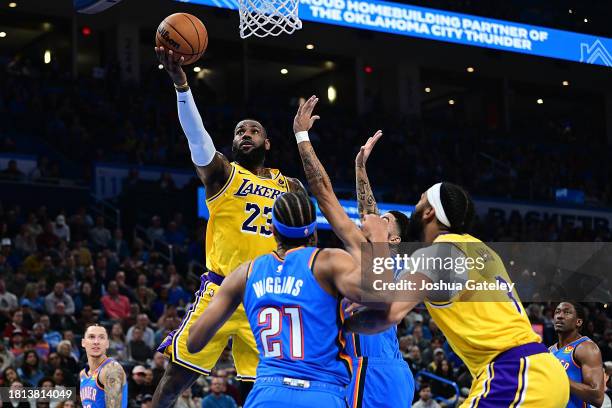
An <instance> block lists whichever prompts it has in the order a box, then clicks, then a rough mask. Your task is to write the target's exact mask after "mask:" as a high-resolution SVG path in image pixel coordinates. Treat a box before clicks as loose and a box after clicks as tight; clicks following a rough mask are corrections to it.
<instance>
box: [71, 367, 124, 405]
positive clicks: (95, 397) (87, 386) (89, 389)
mask: <svg viewBox="0 0 612 408" xmlns="http://www.w3.org/2000/svg"><path fill="white" fill-rule="evenodd" d="M111 361H113V359H112V358H106V359H105V360H104V361H103V362H102V363H101V364H100V365H99V366H98V367H97V368H95V369H94V370H93V371H92V370H91V368H90V370H89V373H87V369H85V370H83V371H81V375H80V387H79V395H80V397H81V403H82V404H83V408H104V407H105V406H106V399H105V394H104V385H102V384H101V383H100V381H99V375H100V372H101V371H102V368H103V367H104V366H105V365H107V364H108V363H110V362H111ZM127 402H128V386H127V383H125V384H123V388H122V390H121V407H122V408H127V405H128V404H127Z"/></svg>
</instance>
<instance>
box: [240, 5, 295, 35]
mask: <svg viewBox="0 0 612 408" xmlns="http://www.w3.org/2000/svg"><path fill="white" fill-rule="evenodd" d="M298 6H299V0H238V9H239V12H240V37H241V38H247V37H250V36H251V35H254V36H256V37H267V36H269V35H272V36H277V35H280V34H282V33H287V34H291V33H293V32H294V31H295V30H299V29H301V28H302V21H301V20H300V19H299V17H298Z"/></svg>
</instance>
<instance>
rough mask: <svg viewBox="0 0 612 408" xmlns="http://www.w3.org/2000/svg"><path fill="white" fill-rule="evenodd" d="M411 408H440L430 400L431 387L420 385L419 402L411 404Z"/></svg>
mask: <svg viewBox="0 0 612 408" xmlns="http://www.w3.org/2000/svg"><path fill="white" fill-rule="evenodd" d="M412 408H441V407H440V404H438V403H437V402H436V401H434V400H433V399H432V398H431V387H430V386H429V384H422V385H421V389H420V390H419V400H418V401H417V402H415V403H414V404H412Z"/></svg>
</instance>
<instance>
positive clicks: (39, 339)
mask: <svg viewBox="0 0 612 408" xmlns="http://www.w3.org/2000/svg"><path fill="white" fill-rule="evenodd" d="M32 332H33V334H34V341H35V344H34V349H35V350H36V353H38V356H39V357H40V358H41V359H42V360H43V361H47V358H48V357H49V353H50V352H51V346H50V345H49V342H48V341H47V340H45V326H44V325H43V324H42V323H35V324H34V327H33V328H32Z"/></svg>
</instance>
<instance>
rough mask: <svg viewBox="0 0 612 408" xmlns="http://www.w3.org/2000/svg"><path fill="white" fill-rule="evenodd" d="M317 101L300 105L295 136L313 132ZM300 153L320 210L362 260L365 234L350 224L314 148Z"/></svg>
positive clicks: (304, 144)
mask: <svg viewBox="0 0 612 408" xmlns="http://www.w3.org/2000/svg"><path fill="white" fill-rule="evenodd" d="M317 101H318V99H317V98H315V97H311V98H310V99H309V100H308V101H306V102H305V103H303V104H302V105H300V108H299V109H298V112H297V114H296V115H295V119H294V122H293V130H294V132H296V133H297V132H299V131H308V130H310V128H311V127H312V124H313V123H314V121H315V120H316V119H318V118H319V117H318V116H311V114H312V110H313V109H314V107H315V105H316V104H317ZM298 150H299V151H300V157H301V158H302V165H303V166H304V172H305V173H306V180H307V181H308V186H309V187H310V191H312V194H313V195H314V196H315V197H316V199H317V202H318V204H319V208H320V209H321V211H322V212H323V214H324V215H325V218H327V220H328V221H329V223H330V224H331V226H332V229H333V230H334V232H335V233H336V235H337V236H338V238H340V239H341V240H342V242H343V243H344V246H345V247H346V250H347V251H348V252H349V253H350V254H351V255H352V256H353V257H354V258H356V259H359V258H360V256H361V251H360V245H361V243H364V242H367V240H366V238H365V236H364V234H363V233H362V232H361V231H360V230H359V228H357V226H356V225H355V223H354V222H353V221H351V219H350V218H349V217H348V215H347V214H346V212H345V211H344V209H343V208H342V206H341V205H340V202H339V201H338V198H337V197H336V194H335V193H334V189H333V187H332V183H331V180H330V179H329V176H328V175H327V172H326V171H325V168H324V167H323V165H322V164H321V162H320V161H319V158H318V157H317V155H316V154H315V151H314V149H313V147H312V144H311V143H310V142H309V141H303V142H300V143H298Z"/></svg>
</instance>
